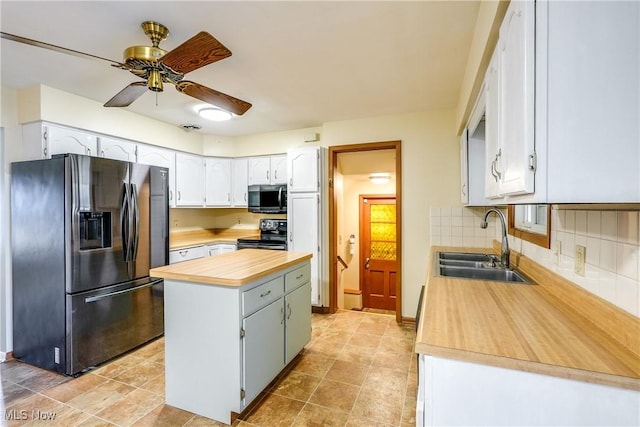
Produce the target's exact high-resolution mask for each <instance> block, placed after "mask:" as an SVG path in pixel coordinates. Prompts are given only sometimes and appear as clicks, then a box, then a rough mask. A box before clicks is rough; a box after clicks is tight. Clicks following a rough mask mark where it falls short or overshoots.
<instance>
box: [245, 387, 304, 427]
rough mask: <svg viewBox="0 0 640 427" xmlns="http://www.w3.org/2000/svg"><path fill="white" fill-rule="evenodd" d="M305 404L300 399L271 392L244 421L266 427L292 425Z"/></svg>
mask: <svg viewBox="0 0 640 427" xmlns="http://www.w3.org/2000/svg"><path fill="white" fill-rule="evenodd" d="M304 405H305V403H304V402H301V401H299V400H294V399H288V398H286V397H283V396H278V395H276V394H269V395H268V396H267V397H266V398H265V399H264V400H262V402H260V403H259V404H258V405H257V407H256V408H255V409H254V410H253V411H252V412H251V413H250V414H249V416H248V417H246V419H245V420H244V421H246V422H248V423H249V424H252V425H255V426H264V427H280V426H282V427H285V426H290V425H291V424H292V423H293V421H294V420H295V419H296V417H297V416H298V414H299V413H300V411H302V408H303V407H304Z"/></svg>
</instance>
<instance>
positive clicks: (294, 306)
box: [284, 282, 311, 364]
mask: <svg viewBox="0 0 640 427" xmlns="http://www.w3.org/2000/svg"><path fill="white" fill-rule="evenodd" d="M309 301H311V283H310V282H307V283H305V284H304V285H302V286H300V287H299V288H298V289H296V290H295V291H293V292H291V293H289V294H287V295H285V297H284V302H285V308H284V310H285V315H286V320H285V340H286V346H287V350H286V354H285V364H288V363H289V362H291V361H292V360H293V358H294V357H296V355H297V354H298V353H300V350H302V348H303V347H304V346H305V345H306V344H307V343H308V342H309V341H310V340H311V304H310V303H309Z"/></svg>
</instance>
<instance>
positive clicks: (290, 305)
mask: <svg viewBox="0 0 640 427" xmlns="http://www.w3.org/2000/svg"><path fill="white" fill-rule="evenodd" d="M309 278H310V277H309V262H308V261H303V262H301V263H297V264H295V265H293V266H290V267H286V268H284V269H282V270H279V271H276V272H274V273H272V274H271V275H269V276H267V277H264V278H262V279H259V280H258V281H255V282H252V283H249V284H246V285H243V286H239V287H238V286H218V285H213V284H208V285H206V286H202V285H200V284H197V283H190V282H183V281H176V280H169V279H165V302H166V308H165V325H166V328H165V354H166V362H165V366H166V369H165V376H166V402H167V404H169V405H172V406H175V407H177V408H181V409H185V410H188V411H191V412H194V413H196V414H199V415H203V416H205V417H208V418H212V419H214V420H217V421H219V422H223V423H226V424H231V412H236V413H240V412H242V411H243V410H244V409H245V408H246V407H247V406H248V405H249V404H250V403H251V402H252V401H253V400H254V398H255V397H256V396H257V395H258V394H259V393H260V392H261V391H262V390H264V388H265V387H266V386H267V385H268V384H269V383H270V382H271V381H272V380H273V379H274V378H275V377H276V376H277V375H278V374H279V373H280V372H281V371H282V369H283V368H284V367H285V366H286V363H288V361H290V360H292V359H293V357H295V355H297V354H298V353H299V352H300V351H301V350H302V348H303V347H304V346H305V345H306V344H307V343H308V342H309V340H310V339H311V307H310V305H309V299H308V297H307V295H308V292H309V289H310V283H309ZM185 348H188V349H189V351H185V350H184V349H185ZM221 348H223V349H224V351H220V349H221Z"/></svg>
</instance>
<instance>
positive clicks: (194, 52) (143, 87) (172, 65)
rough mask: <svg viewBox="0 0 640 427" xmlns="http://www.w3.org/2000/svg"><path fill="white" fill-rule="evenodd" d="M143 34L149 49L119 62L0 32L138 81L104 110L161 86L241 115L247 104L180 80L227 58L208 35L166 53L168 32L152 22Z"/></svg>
mask: <svg viewBox="0 0 640 427" xmlns="http://www.w3.org/2000/svg"><path fill="white" fill-rule="evenodd" d="M142 29H143V30H144V33H145V34H146V35H147V36H148V37H149V38H150V39H151V44H152V46H131V47H128V48H126V49H125V50H124V53H123V62H118V61H113V60H111V59H107V58H101V57H99V56H96V55H92V54H88V53H84V52H79V51H77V50H73V49H67V48H64V47H60V46H56V45H52V44H49V43H45V42H41V41H37V40H32V39H28V38H26V37H21V36H16V35H13V34H8V33H4V32H0V36H1V37H2V38H4V39H7V40H13V41H16V42H20V43H24V44H28V45H32V46H37V47H41V48H44V49H49V50H53V51H56V52H62V53H66V54H69V55H74V56H79V57H84V58H89V59H95V60H100V61H107V62H110V63H111V65H112V66H114V67H117V68H120V69H122V70H126V71H129V72H131V73H133V74H134V75H135V76H137V77H140V78H141V79H143V80H141V81H137V82H133V83H131V84H130V85H128V86H126V87H125V88H124V89H122V90H121V91H120V92H118V93H117V94H116V95H115V96H114V97H113V98H111V99H110V100H109V101H107V102H106V103H105V104H104V106H105V107H126V106H128V105H130V104H131V103H132V102H133V101H135V100H136V99H138V98H139V97H140V96H142V94H144V93H145V92H146V91H147V90H151V91H153V92H162V91H163V90H164V83H171V84H173V85H175V87H176V89H177V90H178V92H181V93H184V94H185V95H189V96H191V97H193V98H196V99H199V100H201V101H204V102H206V103H208V104H212V105H214V106H216V107H218V108H220V109H223V110H226V111H229V112H231V113H233V114H236V115H242V114H244V113H245V112H246V111H247V110H248V109H249V108H251V104H250V103H248V102H246V101H243V100H241V99H238V98H234V97H233V96H231V95H227V94H225V93H222V92H219V91H217V90H214V89H211V88H208V87H206V86H203V85H201V84H199V83H196V82H192V81H189V80H184V75H185V74H187V73H189V72H191V71H194V70H197V69H198V68H201V67H204V66H205V65H208V64H211V63H213V62H216V61H219V60H221V59H224V58H227V57H229V56H231V51H230V50H229V49H227V48H226V47H225V46H224V45H223V44H222V43H220V42H219V41H218V40H216V39H215V38H214V37H213V36H212V35H211V34H209V33H207V32H205V31H201V32H199V33H198V34H196V35H195V36H193V37H192V38H190V39H189V40H187V41H186V42H184V43H182V44H181V45H180V46H178V47H176V48H175V49H173V50H171V51H169V52H167V51H166V50H164V49H162V48H160V47H159V44H160V42H161V41H162V40H164V39H165V38H167V36H168V35H169V30H168V28H167V27H165V26H164V25H162V24H159V23H157V22H153V21H146V22H143V23H142Z"/></svg>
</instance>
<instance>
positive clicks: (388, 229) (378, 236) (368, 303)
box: [360, 196, 397, 310]
mask: <svg viewBox="0 0 640 427" xmlns="http://www.w3.org/2000/svg"><path fill="white" fill-rule="evenodd" d="M360 241H361V244H362V248H361V249H360V258H361V259H360V270H361V271H360V278H361V281H362V286H361V289H362V296H363V306H364V307H365V308H376V309H382V310H395V309H396V272H397V262H396V199H395V197H392V196H360Z"/></svg>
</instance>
